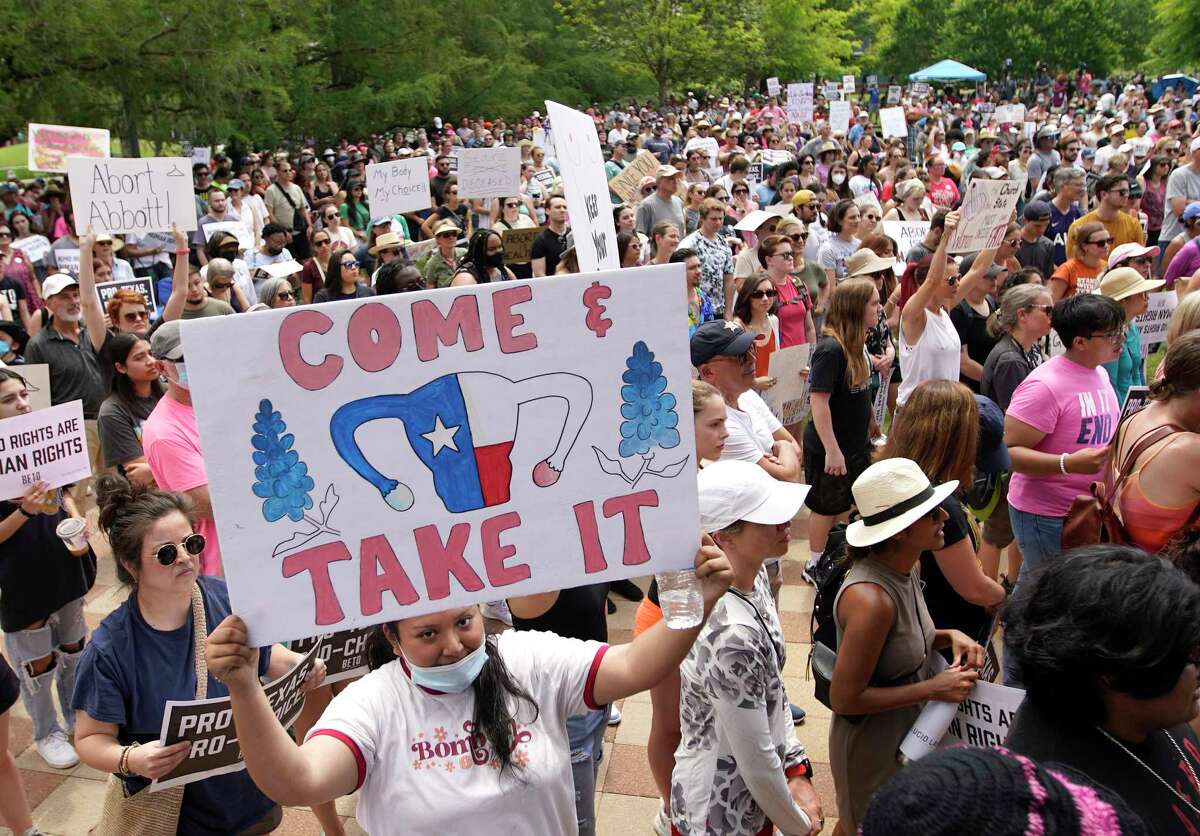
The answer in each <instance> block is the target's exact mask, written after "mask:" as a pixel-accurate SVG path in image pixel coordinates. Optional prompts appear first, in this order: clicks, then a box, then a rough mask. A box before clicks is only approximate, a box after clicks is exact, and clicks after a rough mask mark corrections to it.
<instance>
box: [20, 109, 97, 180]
mask: <svg viewBox="0 0 1200 836" xmlns="http://www.w3.org/2000/svg"><path fill="white" fill-rule="evenodd" d="M108 155H109V134H108V131H107V130H106V129H104V128H77V127H74V126H73V125H41V124H38V123H37V122H30V123H29V160H28V165H29V170H30V171H53V172H57V173H62V172H65V171H66V170H67V157H107V156H108Z"/></svg>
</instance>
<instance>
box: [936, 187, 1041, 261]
mask: <svg viewBox="0 0 1200 836" xmlns="http://www.w3.org/2000/svg"><path fill="white" fill-rule="evenodd" d="M1024 186H1025V184H1024V183H1021V182H1018V181H1017V180H972V181H971V185H970V187H969V188H968V189H967V194H966V197H965V198H964V199H963V202H962V207H961V209H960V210H959V211H960V212H961V213H962V217H961V218H960V220H959V222H958V227H957V228H956V229H955V230H954V233H953V234H952V235H951V236H950V245H949V247H948V251H949V252H951V253H973V252H978V251H980V250H987V249H991V248H993V247H998V246H1000V242H1001V241H1003V240H1004V232H1005V230H1006V229H1007V228H1008V222H1009V221H1010V220H1011V219H1012V214H1013V209H1014V208H1016V205H1017V200H1018V198H1020V197H1021V192H1022V191H1023V190H1024Z"/></svg>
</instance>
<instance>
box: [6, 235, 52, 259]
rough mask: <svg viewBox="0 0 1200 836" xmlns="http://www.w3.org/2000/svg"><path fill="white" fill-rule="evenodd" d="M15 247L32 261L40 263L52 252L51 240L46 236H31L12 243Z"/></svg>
mask: <svg viewBox="0 0 1200 836" xmlns="http://www.w3.org/2000/svg"><path fill="white" fill-rule="evenodd" d="M12 245H13V247H15V248H16V249H18V250H20V251H21V252H23V253H25V255H26V256H28V258H29V260H30V261H33V262H39V261H41V260H42V259H44V258H45V257H46V253H48V252H50V239H48V238H46V236H44V235H30V236H28V237H26V238H18V239H17V240H16V241H13V242H12Z"/></svg>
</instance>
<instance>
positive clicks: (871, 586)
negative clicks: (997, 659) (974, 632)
mask: <svg viewBox="0 0 1200 836" xmlns="http://www.w3.org/2000/svg"><path fill="white" fill-rule="evenodd" d="M839 292H840V288H839ZM957 487H958V482H957V481H950V482H944V483H942V484H940V485H931V484H930V483H929V479H928V477H926V475H925V474H924V473H923V472H922V471H921V468H920V467H919V466H918V465H917V463H916V462H913V461H911V460H910V459H903V458H898V459H885V460H884V461H880V462H876V463H875V464H873V465H871V466H870V467H869V468H867V470H866V471H864V472H863V474H862V475H861V476H859V478H858V479H857V480H856V481H855V482H854V502H855V505H857V506H858V509H859V511H860V512H861V513H862V515H863V518H862V519H861V520H857V521H855V522H853V523H851V524H850V526H849V527H848V528H847V529H846V552H847V555H848V556H849V558H850V560H851V563H850V568H849V570H848V571H847V572H846V576H845V579H844V580H843V581H842V586H841V589H840V590H839V592H838V594H837V597H836V598H834V602H833V613H834V619H835V621H836V623H837V661H836V663H835V664H834V668H833V675H832V677H831V678H830V683H829V701H830V704H831V707H832V708H833V724H832V726H831V727H830V729H829V765H830V768H831V771H832V772H833V782H834V786H835V787H836V788H837V805H838V817H839V821H838V826H837V829H836V830H835V831H834V833H835V836H837V834H843V836H844V834H853V833H855V832H856V830H857V827H858V823H859V821H861V820H862V818H863V815H864V814H865V813H866V810H867V803H868V802H869V801H870V800H871V796H872V795H873V794H874V792H875V790H877V789H878V788H879V787H881V786H882V785H883V784H885V783H886V782H887V780H888V779H889V778H891V777H892V776H893V775H894V774H896V772H897V770H899V768H900V765H899V764H898V763H897V761H896V750H897V748H898V747H899V745H900V743H901V742H902V741H903V740H904V737H905V735H906V734H908V730H909V729H910V728H911V727H912V724H913V722H914V721H915V720H916V719H917V716H918V715H919V714H920V712H921V707H922V705H923V704H924V703H926V702H928V701H930V700H938V701H941V702H952V703H958V702H962V700H963V699H964V698H965V697H966V696H967V694H968V693H969V692H970V690H971V688H973V687H974V685H975V682H976V680H977V679H978V678H979V674H978V673H977V672H976V670H975V669H977V668H979V667H980V666H981V665H982V664H983V648H982V647H980V646H979V645H978V644H976V643H975V642H973V641H972V640H971V639H970V638H969V637H967V636H966V635H964V634H963V633H961V632H959V631H958V630H940V629H937V628H936V627H935V625H934V622H933V619H931V618H930V616H929V611H928V609H926V607H925V599H924V598H923V597H922V595H921V573H920V570H919V569H918V568H917V565H918V564H919V563H920V562H921V554H922V552H925V551H934V552H936V551H940V550H942V549H943V548H945V533H944V528H945V522H946V512H945V511H944V510H942V507H941V504H942V503H943V502H944V501H945V500H946V498H947V497H948V496H950V495H951V494H952V493H953V492H954V490H955V489H956V488H957ZM946 648H948V649H949V650H950V651H951V653H952V655H953V659H954V664H953V665H951V666H950V667H949V668H947V669H946V670H944V671H942V672H941V673H939V674H937V675H936V676H935V675H933V670H932V664H931V662H930V659H931V658H932V655H933V653H934V651H937V650H941V649H946Z"/></svg>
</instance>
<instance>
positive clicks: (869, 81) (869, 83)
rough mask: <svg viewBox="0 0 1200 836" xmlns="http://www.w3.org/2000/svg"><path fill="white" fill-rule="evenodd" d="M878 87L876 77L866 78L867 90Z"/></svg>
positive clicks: (877, 77)
mask: <svg viewBox="0 0 1200 836" xmlns="http://www.w3.org/2000/svg"><path fill="white" fill-rule="evenodd" d="M878 86H879V76H877V75H869V76H867V89H870V88H872V87H878Z"/></svg>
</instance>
